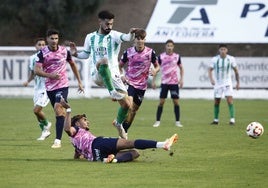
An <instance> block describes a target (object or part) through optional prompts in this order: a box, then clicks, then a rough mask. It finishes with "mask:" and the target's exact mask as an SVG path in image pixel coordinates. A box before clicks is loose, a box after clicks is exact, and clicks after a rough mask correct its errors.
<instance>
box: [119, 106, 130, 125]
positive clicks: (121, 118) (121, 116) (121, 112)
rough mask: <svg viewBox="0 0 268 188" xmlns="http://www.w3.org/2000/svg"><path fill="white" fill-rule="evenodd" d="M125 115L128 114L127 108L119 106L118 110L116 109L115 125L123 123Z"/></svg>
mask: <svg viewBox="0 0 268 188" xmlns="http://www.w3.org/2000/svg"><path fill="white" fill-rule="evenodd" d="M127 113H128V109H127V108H122V107H121V106H120V107H119V109H118V112H117V118H116V121H117V123H119V124H121V123H123V121H124V120H125V119H126V117H127Z"/></svg>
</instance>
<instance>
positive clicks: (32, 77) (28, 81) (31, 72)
mask: <svg viewBox="0 0 268 188" xmlns="http://www.w3.org/2000/svg"><path fill="white" fill-rule="evenodd" d="M33 79H34V71H33V70H31V71H30V74H29V77H28V79H27V81H26V82H24V83H23V86H25V87H27V86H28V84H29V83H30V82H31V81H32V80H33Z"/></svg>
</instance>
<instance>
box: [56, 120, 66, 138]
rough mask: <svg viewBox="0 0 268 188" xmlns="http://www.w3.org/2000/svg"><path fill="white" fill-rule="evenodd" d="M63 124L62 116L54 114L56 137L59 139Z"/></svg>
mask: <svg viewBox="0 0 268 188" xmlns="http://www.w3.org/2000/svg"><path fill="white" fill-rule="evenodd" d="M63 126H64V116H56V139H59V140H61V137H62V131H63Z"/></svg>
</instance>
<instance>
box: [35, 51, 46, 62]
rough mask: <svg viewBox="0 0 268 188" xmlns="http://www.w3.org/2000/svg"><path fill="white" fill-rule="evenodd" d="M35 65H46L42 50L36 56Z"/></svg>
mask: <svg viewBox="0 0 268 188" xmlns="http://www.w3.org/2000/svg"><path fill="white" fill-rule="evenodd" d="M35 63H44V56H43V52H42V51H41V50H40V51H39V52H38V53H37V55H36V60H35Z"/></svg>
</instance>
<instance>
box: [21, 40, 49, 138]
mask: <svg viewBox="0 0 268 188" xmlns="http://www.w3.org/2000/svg"><path fill="white" fill-rule="evenodd" d="M45 45H46V41H45V39H44V38H37V39H36V40H35V49H36V50H37V51H39V50H41V48H43V47H44V46H45ZM36 59H37V52H36V53H35V54H33V55H32V56H31V57H30V64H29V70H30V74H29V77H28V80H27V81H26V82H24V83H23V85H24V86H25V87H27V86H28V85H29V83H30V82H31V81H32V80H34V96H33V101H34V109H33V112H34V114H35V116H36V118H37V121H38V122H39V126H40V128H41V131H42V132H41V136H40V137H39V138H37V140H45V139H46V138H47V137H48V136H49V135H50V127H51V122H49V121H48V119H47V118H46V116H45V113H44V112H43V111H42V110H43V108H44V107H46V106H47V104H48V103H49V98H48V96H47V93H46V86H45V78H44V77H40V76H37V75H35V74H34V66H35V62H36Z"/></svg>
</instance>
